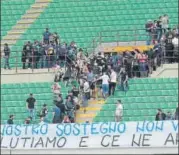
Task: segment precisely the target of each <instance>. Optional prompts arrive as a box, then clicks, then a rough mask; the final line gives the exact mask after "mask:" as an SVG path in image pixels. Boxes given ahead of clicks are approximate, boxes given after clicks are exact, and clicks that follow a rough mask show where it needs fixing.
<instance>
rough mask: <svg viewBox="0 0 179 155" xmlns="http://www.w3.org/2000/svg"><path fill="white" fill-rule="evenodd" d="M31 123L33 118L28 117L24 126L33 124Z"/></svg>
mask: <svg viewBox="0 0 179 155" xmlns="http://www.w3.org/2000/svg"><path fill="white" fill-rule="evenodd" d="M31 121H32V117H30V116H29V117H27V118H26V119H25V121H24V124H31Z"/></svg>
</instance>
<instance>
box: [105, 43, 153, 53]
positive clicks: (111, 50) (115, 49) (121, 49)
mask: <svg viewBox="0 0 179 155" xmlns="http://www.w3.org/2000/svg"><path fill="white" fill-rule="evenodd" d="M153 47H154V46H153V45H150V46H147V45H143V46H117V47H107V48H104V49H103V50H104V53H114V52H117V53H118V52H125V51H133V50H134V49H138V50H139V51H140V52H143V51H145V50H149V49H150V48H153Z"/></svg>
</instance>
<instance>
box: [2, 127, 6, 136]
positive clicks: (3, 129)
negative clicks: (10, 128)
mask: <svg viewBox="0 0 179 155" xmlns="http://www.w3.org/2000/svg"><path fill="white" fill-rule="evenodd" d="M5 129H6V126H5V125H3V126H1V136H4V132H5Z"/></svg>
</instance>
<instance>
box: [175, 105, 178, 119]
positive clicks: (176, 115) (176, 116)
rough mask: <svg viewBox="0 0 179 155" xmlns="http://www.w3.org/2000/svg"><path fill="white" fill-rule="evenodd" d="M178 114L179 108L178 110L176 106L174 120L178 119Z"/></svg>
mask: <svg viewBox="0 0 179 155" xmlns="http://www.w3.org/2000/svg"><path fill="white" fill-rule="evenodd" d="M178 114H179V110H178V107H177V108H176V111H175V120H179V119H178V118H179V117H178Z"/></svg>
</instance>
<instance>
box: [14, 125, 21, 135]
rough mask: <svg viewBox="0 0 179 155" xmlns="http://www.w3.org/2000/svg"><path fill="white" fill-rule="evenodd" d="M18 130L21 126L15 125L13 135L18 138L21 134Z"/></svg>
mask: <svg viewBox="0 0 179 155" xmlns="http://www.w3.org/2000/svg"><path fill="white" fill-rule="evenodd" d="M20 128H21V125H19V124H17V125H16V126H15V132H14V134H15V135H16V136H19V135H20V134H21V130H20Z"/></svg>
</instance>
